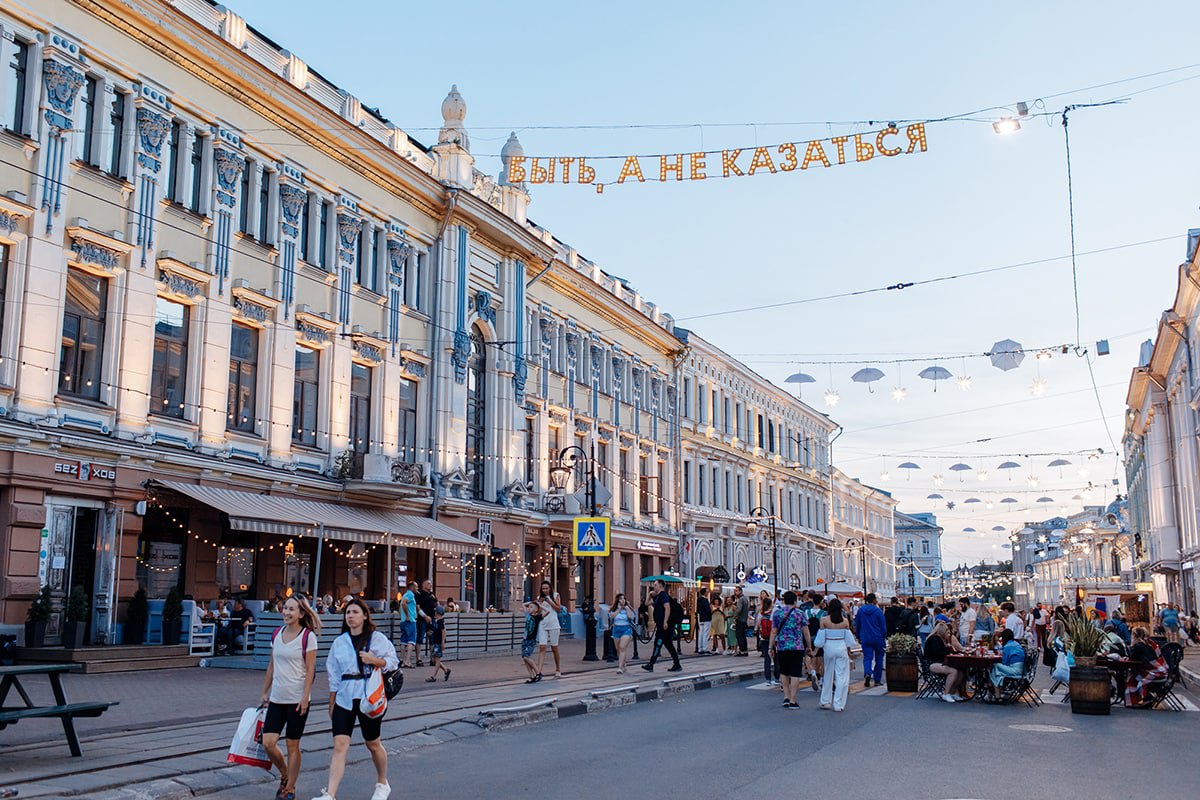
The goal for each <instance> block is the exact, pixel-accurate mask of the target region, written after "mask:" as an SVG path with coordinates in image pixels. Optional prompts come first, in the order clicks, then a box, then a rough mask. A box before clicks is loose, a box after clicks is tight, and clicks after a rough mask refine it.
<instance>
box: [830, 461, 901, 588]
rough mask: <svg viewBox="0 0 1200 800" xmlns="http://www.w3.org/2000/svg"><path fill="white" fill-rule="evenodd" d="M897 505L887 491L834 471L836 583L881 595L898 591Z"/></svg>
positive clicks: (834, 562)
mask: <svg viewBox="0 0 1200 800" xmlns="http://www.w3.org/2000/svg"><path fill="white" fill-rule="evenodd" d="M896 505H897V501H896V500H895V499H894V498H893V497H892V496H891V495H890V494H889V493H887V492H885V491H884V490H882V489H876V488H875V487H873V486H868V485H867V484H865V483H863V482H861V481H859V480H857V479H856V478H851V477H849V476H848V475H846V474H845V473H843V472H842V471H841V470H840V469H837V468H836V467H835V468H834V470H833V532H834V541H835V547H834V561H833V569H834V580H840V581H845V582H847V583H851V584H854V585H855V586H861V587H863V591H864V592H875V593H876V594H879V595H883V594H885V593H887V594H890V593H891V592H893V591H894V590H895V585H896V558H895V553H896V532H895V529H894V524H895V513H896Z"/></svg>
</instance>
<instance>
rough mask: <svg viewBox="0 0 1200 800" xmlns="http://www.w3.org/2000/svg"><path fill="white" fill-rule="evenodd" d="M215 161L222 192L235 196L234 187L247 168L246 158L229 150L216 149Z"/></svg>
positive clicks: (231, 196)
mask: <svg viewBox="0 0 1200 800" xmlns="http://www.w3.org/2000/svg"><path fill="white" fill-rule="evenodd" d="M213 161H214V162H215V165H216V173H217V187H218V188H219V189H220V191H221V192H225V193H228V194H229V196H230V199H231V200H232V198H233V193H234V189H236V188H237V184H238V181H239V180H240V179H241V177H242V170H244V169H245V168H246V160H245V159H243V158H242V157H241V156H239V155H237V154H235V153H231V152H229V151H228V150H219V149H218V150H214V151H213Z"/></svg>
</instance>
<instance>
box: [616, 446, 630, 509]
mask: <svg viewBox="0 0 1200 800" xmlns="http://www.w3.org/2000/svg"><path fill="white" fill-rule="evenodd" d="M618 470H619V472H620V478H621V510H622V511H628V510H629V509H630V508H631V507H632V505H633V485H632V484H633V481H632V480H631V479H630V475H629V451H628V450H626V449H625V448H621V452H620V455H619V456H618Z"/></svg>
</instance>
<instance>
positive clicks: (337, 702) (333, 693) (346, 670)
mask: <svg viewBox="0 0 1200 800" xmlns="http://www.w3.org/2000/svg"><path fill="white" fill-rule="evenodd" d="M399 668H400V660H399V659H398V658H397V657H396V648H395V647H394V646H393V645H392V643H391V642H390V641H388V638H387V637H386V636H384V635H383V633H381V632H380V631H378V630H376V629H375V623H374V622H372V621H371V611H370V610H369V609H368V608H367V604H366V603H364V602H363V601H362V599H361V598H358V597H349V598H347V599H346V605H345V607H344V608H343V609H342V633H341V635H340V636H338V637H337V638H336V639H334V640H333V646H332V647H330V648H329V656H328V657H327V658H326V659H325V672H326V674H327V676H328V677H329V719H330V721H331V722H332V723H333V724H332V728H333V731H332V733H333V755H332V757H331V758H330V760H329V780H328V782H327V784H326V786H325V788H324V789H323V790H322V791H321V794H319V795H317V796H316V797H314V798H313V800H336V795H337V790H338V785H339V784H341V782H342V775H343V773H344V772H345V771H346V753H347V752H348V751H349V750H350V736H351V734H353V733H354V724H355V722H357V723H358V726H359V728H360V730H362V737H363V741H364V742H365V743H366V745H367V750H369V751H370V753H371V761H372V762H374V764H375V775H376V781H375V792H374V793H373V794H372V795H371V800H387V798H388V795H390V794H391V793H392V787H391V786H389V785H388V780H387V751H386V750H385V749H384V748H383V743H382V742H380V741H379V737H380V733H381V729H382V726H383V719H382V716H380V717H369V716H367V714H366V713H365V712H364V711H362V710H361V704H362V702H363V699H364V698H365V697H366V691H367V679H368V678H370V676H371V671H372V670H373V669H382V670H383V671H384V672H385V673H387V672H391V671H393V670H397V669H399Z"/></svg>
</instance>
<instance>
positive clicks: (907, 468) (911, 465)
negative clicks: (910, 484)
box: [896, 461, 921, 481]
mask: <svg viewBox="0 0 1200 800" xmlns="http://www.w3.org/2000/svg"><path fill="white" fill-rule="evenodd" d="M920 468H921V467H920V465H918V464H916V463H915V462H913V461H905V462H904V463H903V464H901V465H900V466H898V467H896V469H902V470H904V472H905V475H904V480H906V481H907V480H910V479H911V478H912V471H913V470H914V469H920Z"/></svg>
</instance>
